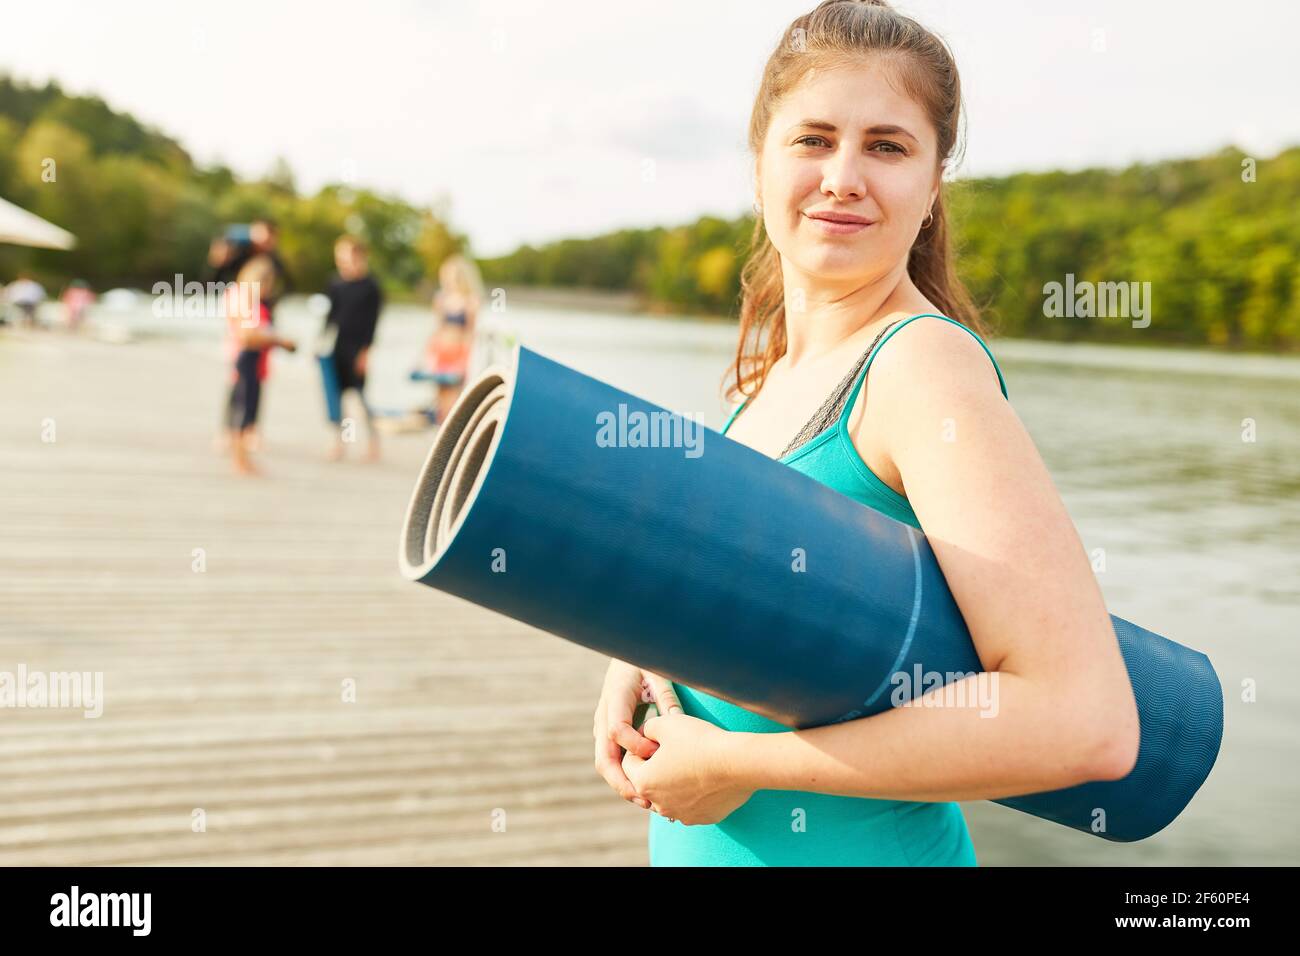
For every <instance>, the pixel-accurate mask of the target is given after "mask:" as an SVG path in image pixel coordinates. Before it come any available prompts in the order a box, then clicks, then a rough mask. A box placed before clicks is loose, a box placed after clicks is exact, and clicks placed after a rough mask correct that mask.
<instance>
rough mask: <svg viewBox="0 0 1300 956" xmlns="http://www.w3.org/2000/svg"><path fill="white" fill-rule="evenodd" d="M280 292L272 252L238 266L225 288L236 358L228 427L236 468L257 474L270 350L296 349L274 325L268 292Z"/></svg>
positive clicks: (228, 329) (232, 352)
mask: <svg viewBox="0 0 1300 956" xmlns="http://www.w3.org/2000/svg"><path fill="white" fill-rule="evenodd" d="M275 292H276V271H275V265H274V263H273V262H271V260H270V258H269V257H267V256H255V257H253V258H252V259H250V260H249V261H248V262H247V263H245V265H244V266H243V268H241V269H240V270H239V275H238V276H237V278H236V282H235V285H233V286H231V287H230V288H229V289H227V293H226V334H227V348H228V350H229V354H230V356H231V358H232V360H233V363H232V364H233V377H232V386H231V395H230V404H229V410H230V419H229V422H228V426H229V431H230V436H229V438H230V450H231V454H232V458H233V460H234V466H235V472H236V473H237V474H240V475H255V474H257V473H258V471H257V469H256V468H255V467H254V466H253V463H252V462H251V461H250V460H249V457H248V455H249V452H250V451H251V450H252V449H251V448H250V445H249V439H250V438H251V435H252V431H253V428H254V427H255V426H256V424H257V411H258V407H259V405H260V403H261V398H262V383H263V382H264V381H266V379H267V376H268V375H269V373H270V351H271V349H272V348H276V347H279V348H282V349H284V350H286V351H288V352H292V351H294V350H295V349H296V348H297V346H296V345H295V344H294V342H293V341H292V340H291V339H287V338H284V337H282V336H279V335H276V334H275V333H274V332H273V331H272V329H271V309H270V306H269V305H268V304H267V301H266V297H267V296H268V294H269V295H270V296H274V294H275Z"/></svg>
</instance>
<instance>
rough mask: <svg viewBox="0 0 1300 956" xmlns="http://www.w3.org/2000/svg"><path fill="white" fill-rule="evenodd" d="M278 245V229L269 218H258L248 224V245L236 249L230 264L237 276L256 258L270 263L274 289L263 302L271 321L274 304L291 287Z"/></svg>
mask: <svg viewBox="0 0 1300 956" xmlns="http://www.w3.org/2000/svg"><path fill="white" fill-rule="evenodd" d="M279 245H280V227H279V226H278V225H277V224H276V222H275V220H274V219H272V218H270V217H269V216H259V217H258V218H256V219H254V220H253V221H252V222H251V223H249V225H248V243H247V244H246V245H244V244H239V245H238V246H237V247H236V250H235V256H234V258H233V260H232V262H231V264H230V268H231V269H232V271H233V274H236V275H237V274H238V273H239V271H240V270H241V269H243V268H244V266H245V265H246V264H248V263H249V262H251V261H252V260H253V259H254V258H256V257H258V256H263V257H265V258H266V259H267V260H269V261H270V263H271V267H272V268H273V269H274V270H275V289H274V291H273V293H272V294H271V296H270V297H269V298H266V297H264V300H265V302H266V305H267V308H269V309H270V310H271V315H272V319H274V317H275V304H276V302H278V301H279V299H280V297H281V296H282V295H284V294H285V293H286V292H288V291H289V289H290V288H292V286H293V283H292V281H291V279H290V276H289V270H288V269H287V268H286V267H285V264H284V260H283V259H281V258H280V253H279Z"/></svg>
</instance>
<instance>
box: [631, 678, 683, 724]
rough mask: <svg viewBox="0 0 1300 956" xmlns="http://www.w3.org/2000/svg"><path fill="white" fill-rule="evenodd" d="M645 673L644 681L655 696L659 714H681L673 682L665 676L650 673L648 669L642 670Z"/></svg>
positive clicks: (679, 702)
mask: <svg viewBox="0 0 1300 956" xmlns="http://www.w3.org/2000/svg"><path fill="white" fill-rule="evenodd" d="M641 673H642V674H644V675H645V679H646V682H647V683H648V684H649V685H650V691H651V693H653V694H654V697H655V707H657V708H658V710H659V713H661V714H681V713H685V711H683V710H682V704H681V701H679V700H678V699H677V691H675V690H674V689H673V682H672V681H670V680H668V678H666V677H660V676H659V675H658V674H652V673H650V672H649V671H642V672H641Z"/></svg>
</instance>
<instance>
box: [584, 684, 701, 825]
mask: <svg viewBox="0 0 1300 956" xmlns="http://www.w3.org/2000/svg"><path fill="white" fill-rule="evenodd" d="M642 701H653V702H654V704H655V707H656V708H657V709H658V710H659V712H660V713H671V712H673V710H674V708H675V709H676V712H677V713H681V710H682V705H681V704H680V703H679V702H678V700H677V695H676V694H675V693H674V692H673V686H672V683H671V682H670V681H668V680H667V679H666V678H663V677H660V676H659V675H658V674H652V673H650V671H643V670H642V669H641V668H639V667H636V666H634V665H632V664H628V663H625V662H624V661H620V660H610V662H609V670H608V671H606V672H605V683H604V686H603V687H601V691H600V701H599V702H598V703H597V704H596V714H595V718H594V720H593V723H592V728H591V735H592V737H593V738H595V741H596V772H597V773H599V774H600V775H601V776H602V777H604V778H605V782H606V783H608V784H609V785H610V786H611V787H612V788H613V789H614V790H615V791H616V792H617V793H618V795H619V796H621V797H622V798H623V799H624V800H627V801H629V802H630V803H635V804H636V805H637V806H639V807H641V808H642V809H643V810H649V809H650V801H648V800H646V799H644V798H643V797H640V796H638V795H637V792H636V788H635V787H634V786H632V782H631V781H630V780H628V779H627V774H625V773H624V772H623V767H622V765H621V763H620V761H621V760H622V758H623V751H624V749H626V750H627V751H628V752H629V753H635V754H637V755H638V756H640V757H649V756H650V755H651V754H653V753H654V752H655V749H656V748H657V747H658V744H656V743H654V742H653V741H651V740H647V739H646V738H645V737H644V736H642V735H641V734H640V733H638V732H637V730H636V728H635V727H633V726H632V715H633V714H634V713H635V712H636V707H637V704H639V703H641V702H642Z"/></svg>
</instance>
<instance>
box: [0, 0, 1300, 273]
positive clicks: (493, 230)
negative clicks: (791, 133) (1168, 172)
mask: <svg viewBox="0 0 1300 956" xmlns="http://www.w3.org/2000/svg"><path fill="white" fill-rule="evenodd" d="M815 5H816V3H815V0H798V2H788V0H656V2H655V3H653V4H638V5H632V4H626V3H617V2H611V0H551V2H548V3H544V4H543V3H538V2H536V0H508V2H481V3H473V2H466V0H459V2H445V0H425V2H420V0H366V2H365V3H338V2H335V0H322V2H316V3H306V2H301V0H300V2H296V3H289V2H279V0H255V2H250V0H221V2H220V3H207V4H198V3H195V4H190V3H176V2H174V0H167V2H155V0H119V2H114V3H103V2H100V0H94V2H90V0H42V2H41V3H18V2H12V0H8V2H5V3H4V6H3V12H2V14H0V16H2V18H3V23H4V29H3V30H0V72H8V73H10V74H12V75H13V76H15V77H18V78H20V79H23V80H27V81H36V82H43V81H45V80H46V79H54V80H57V81H58V82H59V83H60V84H61V85H63V87H64V88H65V89H67V90H68V91H70V92H74V93H94V94H97V95H99V96H102V97H103V98H104V99H105V100H107V101H108V102H109V104H110V105H111V106H113V107H114V108H116V109H119V110H125V111H128V112H130V113H133V114H134V115H135V116H136V117H137V118H139V119H141V120H143V121H144V122H146V123H148V124H150V125H153V126H156V127H157V128H159V129H161V130H162V131H163V132H165V133H167V134H169V135H171V136H174V137H175V138H177V139H178V140H179V141H180V142H181V144H182V145H183V146H185V147H186V149H188V150H189V151H190V153H191V154H192V155H193V156H194V157H195V158H196V159H197V160H198V161H199V162H201V163H205V164H206V163H213V162H218V161H219V162H223V163H225V164H227V165H229V166H231V167H232V168H233V169H235V170H236V172H238V173H239V174H241V175H244V176H258V175H261V174H263V173H265V172H267V171H268V170H269V169H270V168H271V166H272V164H273V162H274V161H275V159H276V158H277V157H283V158H284V159H285V160H287V161H288V163H289V165H290V166H291V168H292V169H293V171H294V173H295V176H296V182H297V185H298V187H299V189H300V190H306V191H314V190H315V189H316V188H318V187H319V186H321V185H323V184H325V183H328V182H340V181H343V182H353V183H356V184H357V185H362V186H367V187H372V188H376V189H379V190H382V191H386V192H391V193H396V194H399V195H401V196H403V197H404V198H406V199H407V200H409V201H412V202H416V203H430V204H433V203H438V202H444V203H446V206H445V209H446V210H447V214H448V215H449V218H450V219H451V222H452V225H453V227H454V228H455V229H457V230H458V231H461V232H464V233H466V234H468V235H469V237H470V239H471V243H472V248H473V251H474V252H475V254H477V255H479V256H491V255H498V254H503V253H505V252H509V251H510V250H512V249H514V248H516V247H517V246H518V245H520V244H521V243H524V242H531V243H534V244H537V243H540V242H545V241H549V240H554V239H560V238H568V237H582V236H590V235H596V234H599V233H602V232H607V231H611V230H614V229H618V228H625V227H647V226H655V225H674V224H678V223H686V222H691V221H693V220H695V219H696V218H698V217H699V216H701V215H706V214H713V215H718V216H724V217H734V216H736V215H738V214H740V213H742V212H745V211H747V210H748V209H749V207H750V203H751V202H752V200H753V198H754V197H753V193H752V185H751V182H752V168H753V166H752V159H751V157H750V156H749V154H748V152H747V150H746V146H745V132H746V127H747V125H748V121H749V112H750V109H751V107H752V105H753V98H754V94H755V92H756V90H757V87H758V82H759V78H760V74H761V70H762V66H763V63H764V62H765V60H766V59H767V57H768V55H769V54H770V53H771V51H772V49H773V47H774V45H775V44H776V43H777V41H778V40H779V39H780V37H781V35H782V32H783V30H784V29H785V27H786V26H787V25H788V24H789V22H790V21H791V20H792V19H793V18H794V17H796V16H798V15H799V14H801V13H804V12H807V11H808V10H810V9H812V8H813V7H814V6H815ZM895 6H896V7H898V8H899V9H901V10H902V11H903V12H905V13H908V14H909V15H912V16H914V17H915V18H916V19H918V20H919V21H920V22H921V23H923V24H924V25H926V26H928V27H930V28H932V29H934V30H936V31H937V32H938V33H940V34H941V35H942V36H944V38H945V39H947V40H948V42H949V43H950V45H951V46H952V48H953V50H954V53H955V55H956V59H957V64H958V67H959V69H960V70H961V75H962V83H963V88H964V92H965V99H966V107H967V148H966V155H965V160H964V162H963V164H962V166H961V167H960V168H959V170H958V174H959V175H973V176H984V175H1002V174H1006V173H1011V172H1017V171H1022V170H1031V171H1034V170H1046V169H1081V168H1085V167H1090V166H1112V167H1114V166H1123V165H1127V164H1129V163H1133V162H1146V161H1152V160H1159V159H1167V158H1177V157H1185V156H1196V155H1200V154H1203V153H1206V152H1209V151H1211V150H1215V149H1218V148H1220V147H1222V146H1226V145H1230V144H1232V145H1237V146H1239V147H1241V148H1242V149H1244V150H1245V151H1246V152H1247V153H1248V154H1250V155H1254V156H1256V157H1257V158H1260V159H1266V158H1267V157H1269V156H1271V155H1274V154H1275V153H1276V152H1277V151H1278V150H1280V149H1282V148H1284V147H1286V146H1289V145H1295V144H1297V143H1300V65H1298V64H1300V55H1297V52H1296V48H1295V38H1296V36H1297V35H1300V4H1295V3H1292V2H1290V0H1285V2H1283V0H1271V2H1270V0H1241V2H1237V3H1232V4H1224V3H1215V2H1209V0H1127V2H1123V0H1120V2H1116V0H1090V2H1088V3H1085V4H1075V3H1066V2H1064V0H1050V2H1047V3H1042V4H1039V5H1037V6H1035V5H1031V4H1027V3H1025V2H1024V0H907V2H903V0H898V2H896V3H895Z"/></svg>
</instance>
